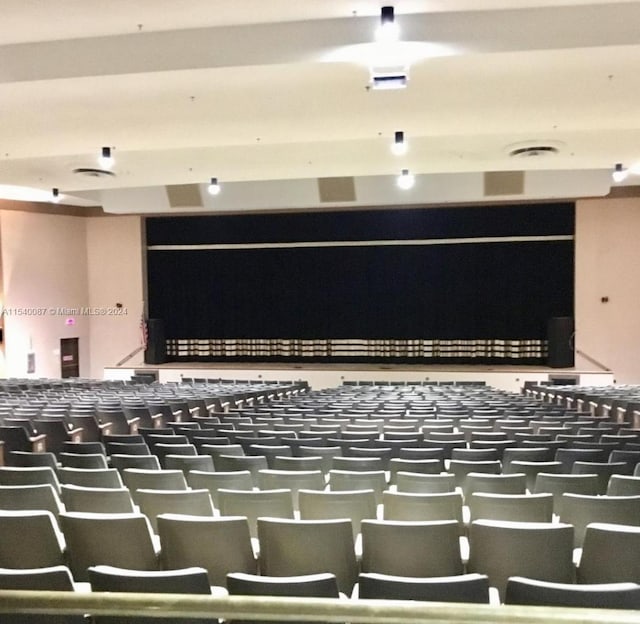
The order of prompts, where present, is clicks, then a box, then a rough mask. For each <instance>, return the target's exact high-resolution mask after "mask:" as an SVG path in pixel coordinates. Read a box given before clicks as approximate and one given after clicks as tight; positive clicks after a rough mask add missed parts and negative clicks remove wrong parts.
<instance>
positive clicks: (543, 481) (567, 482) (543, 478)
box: [533, 472, 598, 515]
mask: <svg viewBox="0 0 640 624" xmlns="http://www.w3.org/2000/svg"><path fill="white" fill-rule="evenodd" d="M597 489H598V477H597V476H596V475H585V474H582V475H573V474H553V473H546V472H540V473H538V476H537V477H536V481H535V485H534V488H533V491H534V493H536V494H539V493H541V492H549V493H550V494H553V513H555V514H556V515H560V513H561V509H562V500H563V499H562V495H563V494H568V493H571V494H589V495H595V493H596V491H597Z"/></svg>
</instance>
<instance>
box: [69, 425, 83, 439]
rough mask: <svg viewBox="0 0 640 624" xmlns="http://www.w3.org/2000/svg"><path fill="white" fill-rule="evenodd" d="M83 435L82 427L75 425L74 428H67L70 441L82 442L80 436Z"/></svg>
mask: <svg viewBox="0 0 640 624" xmlns="http://www.w3.org/2000/svg"><path fill="white" fill-rule="evenodd" d="M83 437H84V429H83V428H82V427H77V428H76V429H69V438H70V439H71V441H72V442H82V438H83Z"/></svg>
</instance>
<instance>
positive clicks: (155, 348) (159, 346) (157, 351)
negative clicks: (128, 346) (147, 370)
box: [144, 319, 167, 364]
mask: <svg viewBox="0 0 640 624" xmlns="http://www.w3.org/2000/svg"><path fill="white" fill-rule="evenodd" d="M166 361H167V343H166V339H165V335H164V321H163V320H162V319H149V320H148V321H147V348H146V349H145V352H144V363H145V364H164V363H165V362H166Z"/></svg>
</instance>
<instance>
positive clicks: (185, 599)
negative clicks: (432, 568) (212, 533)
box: [0, 590, 638, 624]
mask: <svg viewBox="0 0 640 624" xmlns="http://www.w3.org/2000/svg"><path fill="white" fill-rule="evenodd" d="M16 612H18V613H54V612H55V613H64V614H76V615H79V614H86V613H91V614H92V615H126V616H134V615H135V616H145V617H153V618H158V620H159V621H161V620H162V618H168V617H191V618H208V619H211V618H224V619H242V620H246V619H260V620H278V621H291V620H296V621H300V620H308V621H322V622H345V621H346V622H353V623H356V622H362V623H363V624H414V623H415V622H424V623H431V624H553V623H561V624H601V623H602V622H607V624H637V622H638V612H637V611H627V610H613V609H582V608H581V609H576V608H564V607H531V606H520V605H501V606H491V605H485V604H461V603H440V602H433V603H431V602H430V603H426V602H413V601H401V600H385V601H380V600H341V599H334V598H275V597H269V596H267V597H262V596H260V597H253V596H225V597H214V596H202V595H192V594H132V593H131V594H130V593H118V592H114V593H101V592H96V593H83V592H72V591H69V592H64V591H38V592H35V591H22V590H21V591H17V590H16V591H0V613H16Z"/></svg>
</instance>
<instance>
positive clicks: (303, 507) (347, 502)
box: [298, 490, 377, 540]
mask: <svg viewBox="0 0 640 624" xmlns="http://www.w3.org/2000/svg"><path fill="white" fill-rule="evenodd" d="M298 498H299V503H300V519H301V520H328V519H338V518H349V519H350V520H351V524H352V526H353V535H354V540H355V538H356V536H357V535H358V533H360V525H361V522H362V520H364V519H365V518H373V519H375V518H376V513H377V510H376V496H375V492H374V491H373V490H352V491H342V492H327V491H317V490H299V492H298Z"/></svg>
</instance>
